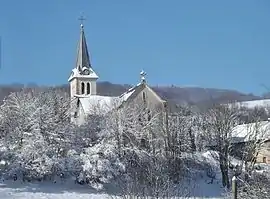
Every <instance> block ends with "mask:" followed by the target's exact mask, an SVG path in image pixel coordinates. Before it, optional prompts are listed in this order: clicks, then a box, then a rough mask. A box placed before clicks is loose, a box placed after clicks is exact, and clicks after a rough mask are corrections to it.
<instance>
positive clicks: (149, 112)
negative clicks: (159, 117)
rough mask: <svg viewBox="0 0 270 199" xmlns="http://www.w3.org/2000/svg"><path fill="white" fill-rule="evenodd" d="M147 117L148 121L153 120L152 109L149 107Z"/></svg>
mask: <svg viewBox="0 0 270 199" xmlns="http://www.w3.org/2000/svg"><path fill="white" fill-rule="evenodd" d="M147 119H148V121H150V120H151V111H150V110H149V109H148V110H147Z"/></svg>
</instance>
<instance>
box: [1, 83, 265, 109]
mask: <svg viewBox="0 0 270 199" xmlns="http://www.w3.org/2000/svg"><path fill="white" fill-rule="evenodd" d="M23 87H28V88H30V87H32V88H33V87H37V85H35V84H29V85H27V86H24V85H22V84H11V85H2V86H0V101H2V100H3V99H4V98H5V96H7V95H8V94H10V93H11V92H15V91H19V90H20V89H22V88H23ZM57 87H60V88H62V89H64V90H66V91H67V92H69V86H68V85H60V86H57ZM130 87H131V85H128V84H124V85H121V84H113V83H110V82H98V84H97V91H98V94H99V95H108V96H117V95H120V94H122V93H123V92H125V91H126V90H127V89H128V88H130ZM152 88H153V89H154V90H155V91H156V92H157V93H158V94H159V95H160V96H161V97H162V98H164V99H166V100H168V101H169V102H172V103H173V104H183V103H184V104H186V103H188V104H192V105H199V106H205V105H207V104H209V103H211V102H213V101H214V102H217V103H219V102H220V103H224V102H231V101H248V100H256V99H263V97H261V96H255V95H253V94H245V93H241V92H238V91H235V90H228V89H215V88H199V87H178V86H153V87H152ZM265 98H266V97H265Z"/></svg>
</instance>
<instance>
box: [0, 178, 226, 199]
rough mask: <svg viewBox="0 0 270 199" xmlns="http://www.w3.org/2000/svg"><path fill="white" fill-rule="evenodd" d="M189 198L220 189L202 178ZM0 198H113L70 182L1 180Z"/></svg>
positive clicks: (217, 194)
mask: <svg viewBox="0 0 270 199" xmlns="http://www.w3.org/2000/svg"><path fill="white" fill-rule="evenodd" d="M193 191H194V192H193V194H192V196H191V197H190V198H198V199H202V198H212V199H221V198H223V197H222V194H221V193H222V189H221V188H220V186H219V185H218V184H216V183H214V184H207V183H206V182H205V181H204V180H203V181H201V182H200V183H198V185H197V186H196V187H194V190H193ZM0 198H1V199H80V198H84V199H92V198H97V199H109V198H111V199H113V198H120V197H115V196H114V195H112V194H110V195H109V194H106V193H102V192H101V193H97V192H96V191H95V190H93V189H90V188H88V187H86V186H81V185H76V184H72V183H69V184H68V183H65V184H52V183H22V182H13V181H8V182H2V183H0Z"/></svg>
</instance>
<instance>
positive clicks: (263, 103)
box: [230, 99, 270, 108]
mask: <svg viewBox="0 0 270 199" xmlns="http://www.w3.org/2000/svg"><path fill="white" fill-rule="evenodd" d="M230 105H234V106H237V107H247V108H255V107H264V108H267V107H270V99H262V100H251V101H243V102H236V103H232V104H230Z"/></svg>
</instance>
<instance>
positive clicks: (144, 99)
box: [142, 92, 146, 103]
mask: <svg viewBox="0 0 270 199" xmlns="http://www.w3.org/2000/svg"><path fill="white" fill-rule="evenodd" d="M142 98H143V102H144V103H146V95H145V92H143V93H142Z"/></svg>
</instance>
